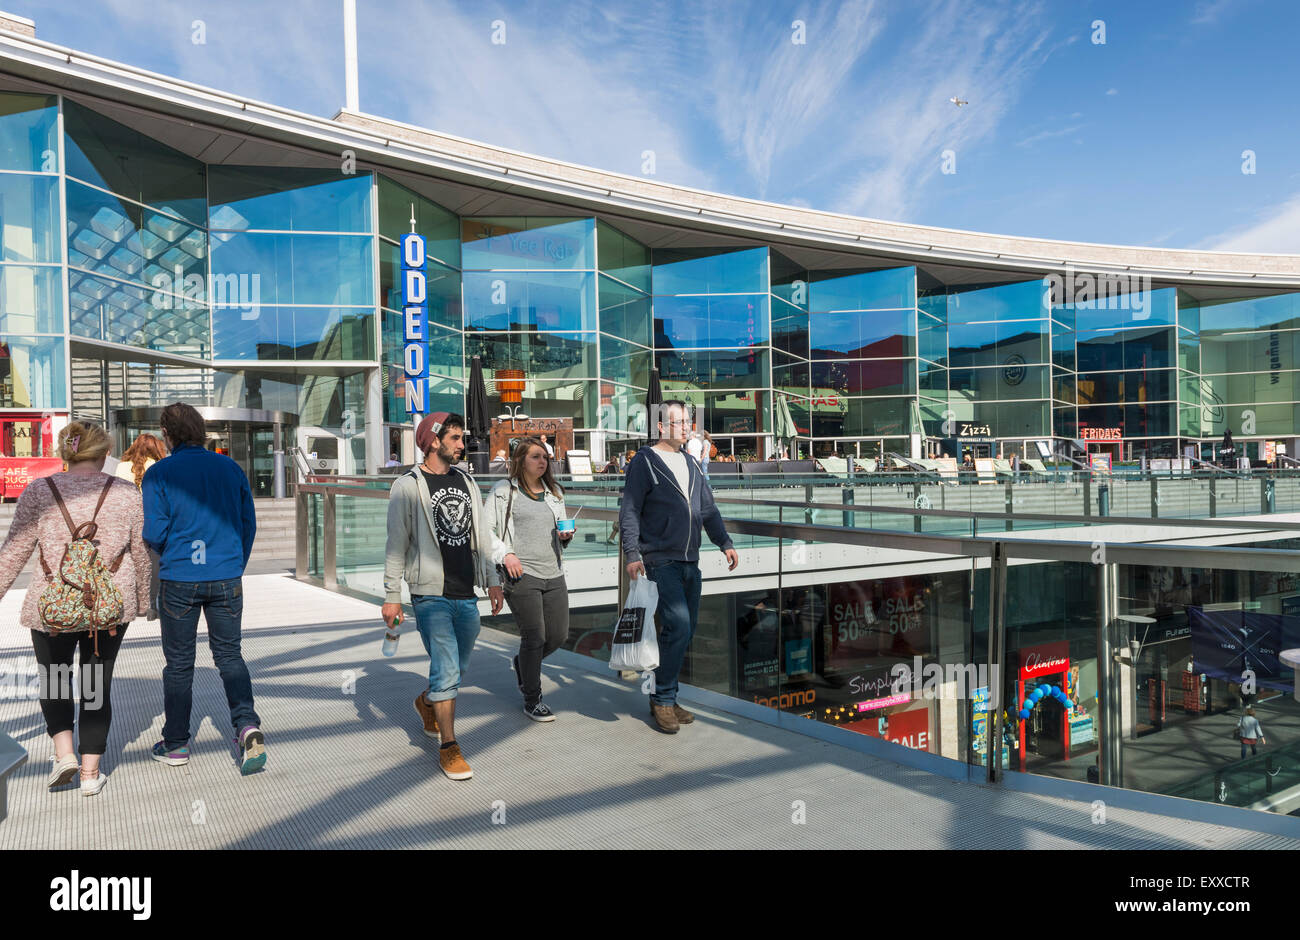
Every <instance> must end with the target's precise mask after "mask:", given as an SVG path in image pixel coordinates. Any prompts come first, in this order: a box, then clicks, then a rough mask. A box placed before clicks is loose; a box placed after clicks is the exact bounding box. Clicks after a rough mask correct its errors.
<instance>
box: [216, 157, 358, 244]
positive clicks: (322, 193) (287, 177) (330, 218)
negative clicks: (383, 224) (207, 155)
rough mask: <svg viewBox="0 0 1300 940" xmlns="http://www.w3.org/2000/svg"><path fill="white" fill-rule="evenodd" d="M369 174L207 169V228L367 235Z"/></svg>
mask: <svg viewBox="0 0 1300 940" xmlns="http://www.w3.org/2000/svg"><path fill="white" fill-rule="evenodd" d="M373 182H374V180H373V178H372V177H371V175H370V174H369V173H356V174H350V175H349V174H343V173H340V172H339V171H336V170H324V169H302V168H298V167H251V166H215V165H214V166H211V167H209V168H208V198H209V200H210V206H209V213H208V227H209V229H211V230H212V231H213V232H216V231H218V230H224V231H233V232H242V231H245V230H247V229H266V230H272V231H299V232H369V231H371V230H372V222H371V217H370V191H371V188H372V184H373Z"/></svg>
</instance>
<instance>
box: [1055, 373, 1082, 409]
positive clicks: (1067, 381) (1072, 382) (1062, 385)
mask: <svg viewBox="0 0 1300 940" xmlns="http://www.w3.org/2000/svg"><path fill="white" fill-rule="evenodd" d="M1076 382H1077V377H1076V376H1075V375H1074V373H1073V372H1057V371H1056V370H1055V369H1053V370H1052V398H1054V399H1056V400H1057V401H1058V402H1066V403H1068V404H1071V405H1073V404H1077V403H1078V399H1077V389H1078V386H1077V384H1076Z"/></svg>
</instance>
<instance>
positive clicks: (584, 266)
mask: <svg viewBox="0 0 1300 940" xmlns="http://www.w3.org/2000/svg"><path fill="white" fill-rule="evenodd" d="M461 237H462V240H463V241H462V245H461V259H462V263H461V267H462V268H463V269H464V270H466V271H471V270H474V271H481V270H493V271H520V270H538V269H544V270H556V271H558V270H568V271H583V270H585V271H590V270H592V269H594V268H595V266H596V265H595V258H594V250H593V249H594V247H595V238H596V223H595V220H594V219H554V218H541V217H530V218H520V217H513V218H507V217H501V218H479V219H463V220H461Z"/></svg>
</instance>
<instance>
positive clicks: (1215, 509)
mask: <svg viewBox="0 0 1300 940" xmlns="http://www.w3.org/2000/svg"><path fill="white" fill-rule="evenodd" d="M1218 514H1219V498H1218V494H1217V492H1216V491H1215V488H1214V474H1213V473H1211V474H1210V518H1211V519H1213V518H1215V517H1216V516H1218Z"/></svg>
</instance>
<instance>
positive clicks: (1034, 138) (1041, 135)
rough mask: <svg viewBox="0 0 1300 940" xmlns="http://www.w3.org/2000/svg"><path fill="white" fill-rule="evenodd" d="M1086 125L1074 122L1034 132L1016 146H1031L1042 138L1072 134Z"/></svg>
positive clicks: (1048, 138)
mask: <svg viewBox="0 0 1300 940" xmlns="http://www.w3.org/2000/svg"><path fill="white" fill-rule="evenodd" d="M1085 126H1086V125H1083V124H1072V125H1070V126H1069V127H1062V128H1058V129H1057V130H1052V131H1039V132H1038V133H1037V134H1033V135H1031V136H1029V137H1026V138H1025V139H1024V140H1022V141H1018V142H1017V143H1016V146H1017V147H1029V146H1032V145H1034V144H1036V143H1038V142H1039V141H1040V140H1050V139H1051V138H1053V137H1068V136H1069V135H1070V134H1073V133H1074V132H1075V131H1077V130H1081V129H1082V128H1083V127H1085Z"/></svg>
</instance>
